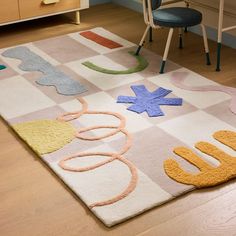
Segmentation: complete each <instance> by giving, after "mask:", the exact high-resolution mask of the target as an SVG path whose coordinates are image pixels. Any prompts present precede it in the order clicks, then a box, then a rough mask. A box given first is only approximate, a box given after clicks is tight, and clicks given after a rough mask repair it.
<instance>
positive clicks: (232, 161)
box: [164, 130, 236, 188]
mask: <svg viewBox="0 0 236 236" xmlns="http://www.w3.org/2000/svg"><path fill="white" fill-rule="evenodd" d="M213 137H214V138H215V139H216V140H218V141H220V142H221V143H223V144H225V145H226V146H228V147H230V148H232V149H233V150H234V151H236V132H233V131H227V130H221V131H218V132H216V133H215V134H214V135H213ZM195 147H196V148H197V149H198V150H200V151H201V152H203V153H205V154H207V155H210V156H212V157H214V158H215V159H217V160H218V161H219V162H220V165H219V166H217V167H214V166H212V165H210V164H208V163H207V162H206V161H204V160H203V159H202V158H201V157H199V156H197V155H196V154H195V153H194V152H193V151H192V150H190V149H188V148H185V147H177V148H175V149H174V153H176V154H177V155H179V156H180V157H182V158H183V159H185V160H186V161H188V162H190V163H191V164H192V165H194V166H196V167H197V168H198V169H199V170H200V172H199V173H194V174H191V173H188V172H186V171H184V170H183V169H182V168H181V167H180V166H179V164H178V162H176V161H175V160H173V159H168V160H166V161H165V162H164V169H165V172H166V174H167V175H168V176H169V177H170V178H172V179H173V180H175V181H177V182H179V183H183V184H187V185H194V186H196V187H197V188H205V187H211V186H215V185H218V184H221V183H224V182H226V181H228V180H230V179H233V178H236V157H233V156H230V155H229V154H227V153H225V152H224V151H222V150H221V149H219V148H217V147H216V146H214V145H212V144H210V143H207V142H199V143H197V144H195Z"/></svg>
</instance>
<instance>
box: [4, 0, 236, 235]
mask: <svg viewBox="0 0 236 236" xmlns="http://www.w3.org/2000/svg"><path fill="white" fill-rule="evenodd" d="M81 18H82V24H81V25H79V26H77V25H74V24H72V23H71V21H70V20H68V19H67V18H65V17H63V16H57V17H50V18H47V19H41V20H36V21H31V22H27V23H20V24H15V25H12V26H6V27H1V31H0V48H3V47H7V46H12V45H16V44H21V43H26V42H30V41H35V40H39V39H43V38H49V37H53V36H56V35H61V34H67V33H71V32H76V31H79V30H84V29H88V28H92V27H96V26H102V27H104V28H105V29H107V30H110V31H112V32H114V33H115V34H118V35H120V36H121V37H124V38H126V39H128V40H130V41H132V42H134V43H138V41H139V39H140V37H141V35H142V33H143V30H144V24H143V19H142V16H141V15H140V14H138V13H135V12H133V11H131V10H128V9H125V8H123V7H119V6H116V5H112V4H106V5H100V6H97V7H93V8H90V9H89V10H85V11H83V12H82V17H81ZM166 36H167V32H166V30H159V31H158V32H155V34H154V42H153V43H152V44H147V45H146V47H147V48H149V49H151V50H153V51H155V52H157V53H159V54H162V52H163V49H164V43H165V40H166ZM175 39H176V40H173V44H172V48H171V50H170V55H169V58H170V59H171V60H173V61H174V62H176V63H178V64H180V65H182V66H185V67H187V68H189V69H191V70H193V71H195V72H197V73H199V74H202V75H204V76H206V77H207V78H210V79H212V80H214V81H217V82H219V83H222V84H225V85H229V86H234V87H236V51H235V50H233V49H230V48H227V47H223V50H222V53H223V56H222V59H223V60H222V69H223V71H222V72H220V73H217V72H215V57H216V53H215V51H216V43H214V42H210V49H211V57H212V62H213V65H212V66H205V65H204V53H203V45H202V38H201V37H199V36H196V35H194V34H192V33H187V34H186V35H185V49H184V50H178V49H177V44H178V42H177V41H178V40H177V35H176V37H175ZM200 52H201V53H200ZM235 122H236V119H235ZM0 150H1V151H0V235H2V236H10V235H12V236H18V235H19V236H38V235H40V236H51V235H53V236H54V235H55V236H106V235H112V236H118V235H119V236H129V235H143V236H151V235H153V236H165V235H168V236H170V235H171V236H172V235H173V236H174V235H178V236H182V235H184V236H195V235H201V236H204V235H207V236H209V235H214V236H215V235H224V236H230V235H236V201H235V196H236V183H235V181H231V182H229V183H227V184H225V185H222V186H220V187H216V188H212V189H209V190H201V191H195V192H192V193H190V194H188V195H185V196H183V197H181V198H178V199H177V200H174V201H172V202H170V203H168V204H165V205H163V206H161V207H158V208H155V209H153V210H150V211H148V212H146V213H144V214H142V215H140V216H138V217H136V218H134V219H131V220H129V221H127V222H125V223H123V224H120V225H118V226H115V227H113V228H110V229H109V228H106V227H105V226H104V225H103V224H102V223H101V222H100V221H99V220H98V219H97V218H96V217H95V216H94V215H93V214H92V213H90V212H89V210H88V208H87V207H86V206H85V205H84V204H83V203H82V202H81V201H80V200H79V199H78V198H77V197H76V196H75V195H73V193H72V192H71V191H70V190H69V189H68V188H67V187H66V186H65V185H64V184H63V183H62V182H61V181H60V180H59V178H58V177H56V176H55V174H54V173H53V172H52V171H50V170H49V168H48V167H47V166H46V165H45V164H44V163H43V162H42V161H41V160H39V158H37V157H36V155H34V153H33V152H32V151H31V150H30V149H29V148H27V147H26V145H25V144H24V143H23V142H21V141H20V140H19V139H18V138H16V136H15V135H14V134H13V133H12V131H11V130H10V129H9V128H8V127H7V125H6V124H5V123H4V121H3V120H1V121H0Z"/></svg>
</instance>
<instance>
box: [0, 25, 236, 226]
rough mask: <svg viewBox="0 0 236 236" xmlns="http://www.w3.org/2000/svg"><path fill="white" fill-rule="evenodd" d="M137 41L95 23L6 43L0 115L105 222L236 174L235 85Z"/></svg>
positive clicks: (2, 52)
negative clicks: (68, 31)
mask: <svg viewBox="0 0 236 236" xmlns="http://www.w3.org/2000/svg"><path fill="white" fill-rule="evenodd" d="M135 49H136V45H134V44H133V43H131V42H129V41H127V40H125V39H122V38H121V37H119V36H117V35H114V34H113V33H111V32H108V31H107V30H105V29H103V28H95V29H91V30H86V31H84V32H77V33H72V34H68V35H64V36H59V37H55V38H50V39H45V40H41V41H37V42H32V43H28V44H24V45H20V46H16V47H11V48H4V49H1V50H0V64H1V65H2V70H0V114H1V116H2V117H3V118H4V119H5V120H6V121H7V123H8V124H9V126H11V127H12V129H13V130H14V131H15V132H16V133H17V134H18V135H19V137H21V138H22V139H23V140H24V141H25V142H26V143H27V144H28V145H29V146H30V147H31V148H32V149H33V150H34V151H35V152H36V153H37V155H38V158H40V159H42V160H43V161H44V162H45V163H46V164H47V165H48V166H49V167H50V168H51V169H52V170H53V171H54V172H55V173H56V174H57V175H58V176H59V177H60V178H61V179H62V180H63V181H64V183H65V184H66V185H68V186H69V187H70V189H71V190H72V191H73V192H74V193H75V194H76V195H77V196H78V197H79V198H80V199H82V201H83V202H84V203H85V204H86V205H87V206H88V207H89V208H90V209H91V211H92V212H93V213H94V214H95V215H96V216H97V217H98V218H99V219H100V220H101V221H102V222H104V224H105V225H107V226H112V225H115V224H117V223H120V222H123V221H125V220H127V219H129V218H131V217H134V216H136V215H138V214H140V213H142V212H144V211H146V210H148V209H151V208H153V207H155V206H158V205H161V204H163V203H165V202H167V201H170V200H171V199H173V198H175V197H177V196H180V195H182V194H184V193H185V192H188V191H191V190H193V189H195V188H206V187H208V188H210V187H212V186H215V185H219V184H221V183H224V182H226V181H228V180H230V179H232V178H235V177H236V159H235V154H236V152H235V150H236V133H235V132H236V89H235V88H230V87H226V86H222V85H219V84H216V83H214V82H212V81H210V80H208V79H206V78H204V77H202V76H200V75H198V74H196V73H194V72H192V71H190V70H188V69H186V68H181V67H180V66H179V65H177V64H174V63H172V62H168V64H167V68H166V69H167V70H166V73H165V74H162V75H159V74H158V68H159V63H160V61H161V57H160V56H158V55H156V54H154V53H153V52H150V51H148V50H146V49H143V50H142V51H141V54H140V56H136V55H135V53H134V51H135ZM9 158H10V157H9ZM19 158H21V157H20V156H19ZM74 210H76V209H74Z"/></svg>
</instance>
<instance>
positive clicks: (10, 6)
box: [0, 0, 20, 23]
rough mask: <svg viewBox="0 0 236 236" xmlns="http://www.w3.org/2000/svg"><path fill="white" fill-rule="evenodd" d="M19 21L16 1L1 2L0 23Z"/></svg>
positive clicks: (2, 0) (6, 0) (3, 0)
mask: <svg viewBox="0 0 236 236" xmlns="http://www.w3.org/2000/svg"><path fill="white" fill-rule="evenodd" d="M19 19H20V13H19V8H18V0H1V6H0V23H5V22H8V21H16V20H19Z"/></svg>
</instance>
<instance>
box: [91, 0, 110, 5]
mask: <svg viewBox="0 0 236 236" xmlns="http://www.w3.org/2000/svg"><path fill="white" fill-rule="evenodd" d="M109 2H111V0H89V5H90V6H94V5H98V4H103V3H109Z"/></svg>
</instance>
